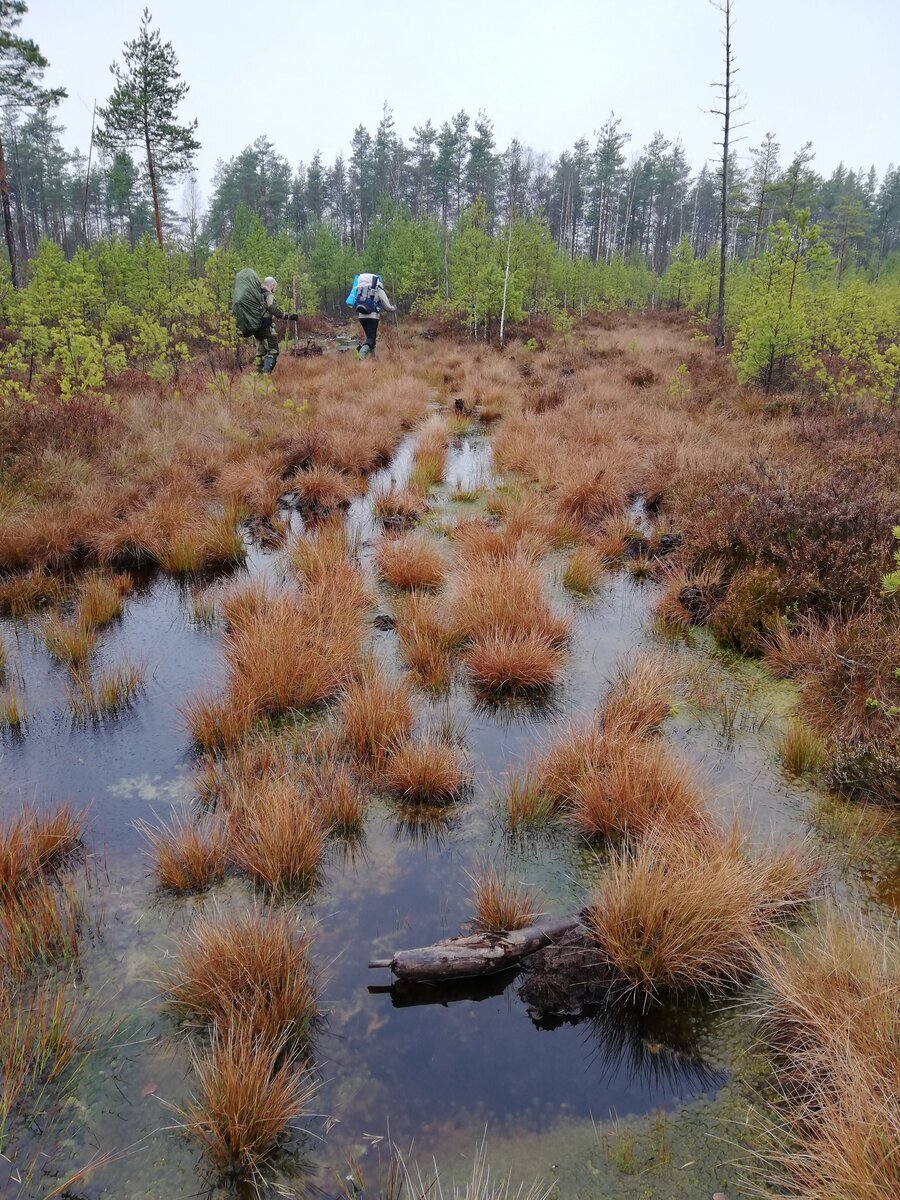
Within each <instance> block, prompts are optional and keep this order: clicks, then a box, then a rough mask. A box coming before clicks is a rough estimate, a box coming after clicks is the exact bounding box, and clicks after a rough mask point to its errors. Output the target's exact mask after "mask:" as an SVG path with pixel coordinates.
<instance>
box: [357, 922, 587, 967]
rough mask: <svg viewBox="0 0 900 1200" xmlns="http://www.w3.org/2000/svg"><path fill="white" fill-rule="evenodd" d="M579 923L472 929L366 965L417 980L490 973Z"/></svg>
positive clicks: (519, 958) (555, 938)
mask: <svg viewBox="0 0 900 1200" xmlns="http://www.w3.org/2000/svg"><path fill="white" fill-rule="evenodd" d="M579 924H580V922H579V919H578V917H557V918H554V919H553V920H548V921H540V922H538V923H536V924H534V925H528V926H527V927H526V928H525V929H513V930H510V932H509V933H472V934H469V935H468V936H466V937H455V938H447V939H446V941H443V942H435V944H434V945H433V946H422V947H420V948H419V949H417V950H399V951H398V952H397V953H396V954H395V955H394V956H393V958H388V959H374V960H373V961H372V962H370V963H369V966H370V967H376V968H378V967H390V969H391V970H392V971H393V973H394V974H395V975H396V976H397V978H398V979H410V980H417V981H419V982H424V981H426V980H440V979H465V978H467V977H469V976H473V975H490V974H492V973H493V972H494V971H503V970H505V969H506V968H507V967H511V966H514V965H515V964H516V963H517V962H520V961H521V960H522V959H523V958H526V957H527V956H528V955H529V954H534V952H535V951H536V950H543V949H544V947H545V946H550V945H552V944H553V943H554V942H555V941H556V940H557V938H560V937H562V936H563V935H564V934H566V933H568V932H569V931H570V930H572V929H575V928H576V927H577V926H578V925H579Z"/></svg>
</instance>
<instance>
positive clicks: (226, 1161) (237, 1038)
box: [178, 1028, 316, 1180]
mask: <svg viewBox="0 0 900 1200" xmlns="http://www.w3.org/2000/svg"><path fill="white" fill-rule="evenodd" d="M193 1067H194V1074H195V1076H196V1079H197V1088H196V1094H195V1095H194V1097H193V1098H192V1100H191V1102H190V1103H189V1105H188V1107H187V1109H185V1110H178V1111H179V1113H180V1115H181V1117H182V1121H183V1129H184V1131H185V1132H186V1133H187V1134H189V1135H190V1136H192V1137H194V1138H196V1139H197V1141H199V1142H200V1144H201V1146H202V1148H203V1151H204V1153H205V1154H206V1156H207V1158H208V1159H209V1161H210V1162H211V1164H212V1165H213V1166H214V1167H216V1168H217V1169H218V1170H219V1171H222V1172H227V1173H230V1174H231V1175H234V1176H237V1177H238V1178H242V1179H247V1180H257V1179H261V1174H260V1172H261V1168H262V1166H263V1165H264V1164H265V1162H266V1160H267V1158H268V1156H269V1155H270V1154H271V1152H272V1151H273V1150H274V1149H275V1147H276V1145H277V1142H278V1139H279V1138H280V1137H281V1136H282V1135H283V1134H284V1133H285V1132H286V1131H287V1130H288V1129H289V1128H290V1126H291V1124H292V1123H293V1122H294V1121H296V1120H297V1119H298V1118H299V1117H301V1116H303V1115H304V1114H306V1113H307V1112H308V1109H309V1104H310V1102H311V1100H312V1097H313V1095H314V1094H315V1090H316V1084H315V1083H314V1082H313V1081H312V1079H311V1078H310V1076H309V1075H308V1074H306V1073H305V1072H303V1071H302V1070H301V1069H300V1064H299V1063H298V1062H297V1060H296V1059H295V1058H294V1057H292V1056H291V1055H290V1054H288V1055H285V1053H284V1048H283V1046H280V1045H278V1044H277V1043H276V1044H274V1045H273V1044H272V1043H270V1042H268V1041H265V1040H263V1039H261V1038H254V1037H253V1036H252V1035H251V1034H250V1033H248V1032H247V1031H246V1030H244V1029H241V1028H236V1029H235V1028H229V1029H228V1030H227V1031H226V1032H224V1033H221V1032H219V1031H218V1030H216V1031H214V1033H213V1037H212V1041H211V1044H210V1047H209V1049H208V1050H206V1051H203V1052H195V1053H194V1056H193Z"/></svg>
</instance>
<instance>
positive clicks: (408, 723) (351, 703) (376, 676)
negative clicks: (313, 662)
mask: <svg viewBox="0 0 900 1200" xmlns="http://www.w3.org/2000/svg"><path fill="white" fill-rule="evenodd" d="M337 713H338V718H339V721H340V728H341V735H342V738H343V742H344V745H345V746H346V748H347V750H348V751H349V753H350V754H351V755H353V757H354V758H356V759H357V760H358V761H360V762H362V763H364V764H368V765H371V766H373V767H376V768H377V767H379V766H380V765H382V764H383V763H384V761H385V759H386V758H387V757H388V755H389V754H390V753H391V751H392V750H394V749H395V748H396V747H397V746H399V745H400V744H401V743H402V742H404V741H405V740H406V739H407V738H408V737H409V736H410V734H411V733H412V728H413V697H412V692H411V691H410V688H409V685H408V684H407V683H406V681H405V680H403V679H391V678H389V677H388V676H387V675H385V674H384V673H382V672H381V671H379V669H378V668H377V667H376V666H375V665H374V663H372V662H367V663H366V664H365V665H364V666H363V668H362V670H361V671H360V672H359V675H358V676H357V678H356V679H354V680H353V682H352V683H350V684H348V685H347V687H346V688H345V689H344V691H343V693H342V694H341V696H340V698H339V700H338V705H337Z"/></svg>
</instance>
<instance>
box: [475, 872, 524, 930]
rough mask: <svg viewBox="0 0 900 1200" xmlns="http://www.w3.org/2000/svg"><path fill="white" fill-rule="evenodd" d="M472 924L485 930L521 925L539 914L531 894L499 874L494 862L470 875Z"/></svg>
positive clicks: (519, 927)
mask: <svg viewBox="0 0 900 1200" xmlns="http://www.w3.org/2000/svg"><path fill="white" fill-rule="evenodd" d="M472 905H473V907H474V909H475V924H476V926H477V927H478V929H482V930H484V932H485V933H508V932H509V931H510V930H511V929H524V928H525V926H526V925H530V924H532V922H533V921H534V919H535V917H536V916H537V915H538V913H537V906H536V904H535V902H534V897H533V896H531V895H530V894H529V893H528V892H527V891H525V889H524V888H523V887H521V886H520V885H519V884H516V883H512V882H511V881H510V880H509V879H506V878H505V877H503V876H500V875H498V873H497V869H496V867H494V866H493V865H491V866H488V867H486V868H485V869H484V870H482V871H481V872H480V873H479V874H478V875H477V876H473V877H472Z"/></svg>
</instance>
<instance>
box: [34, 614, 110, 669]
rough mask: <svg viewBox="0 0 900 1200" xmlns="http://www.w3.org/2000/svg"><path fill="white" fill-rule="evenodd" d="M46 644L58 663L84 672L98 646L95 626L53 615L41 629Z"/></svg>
mask: <svg viewBox="0 0 900 1200" xmlns="http://www.w3.org/2000/svg"><path fill="white" fill-rule="evenodd" d="M41 632H42V633H43V635H44V644H45V646H46V647H47V650H48V651H49V653H50V654H52V656H53V657H54V658H55V659H56V660H57V662H60V663H63V664H65V666H67V667H70V668H71V669H73V670H82V669H83V668H84V665H85V663H86V662H87V661H88V659H89V658H90V656H91V655H92V654H93V652H94V648H95V647H96V645H97V632H96V629H95V628H94V627H93V626H90V625H85V624H84V623H83V622H82V621H80V620H78V619H77V618H76V619H66V618H65V617H61V616H60V615H59V614H58V613H52V614H51V615H50V616H48V617H46V618H45V619H44V623H43V625H42V627H41Z"/></svg>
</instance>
